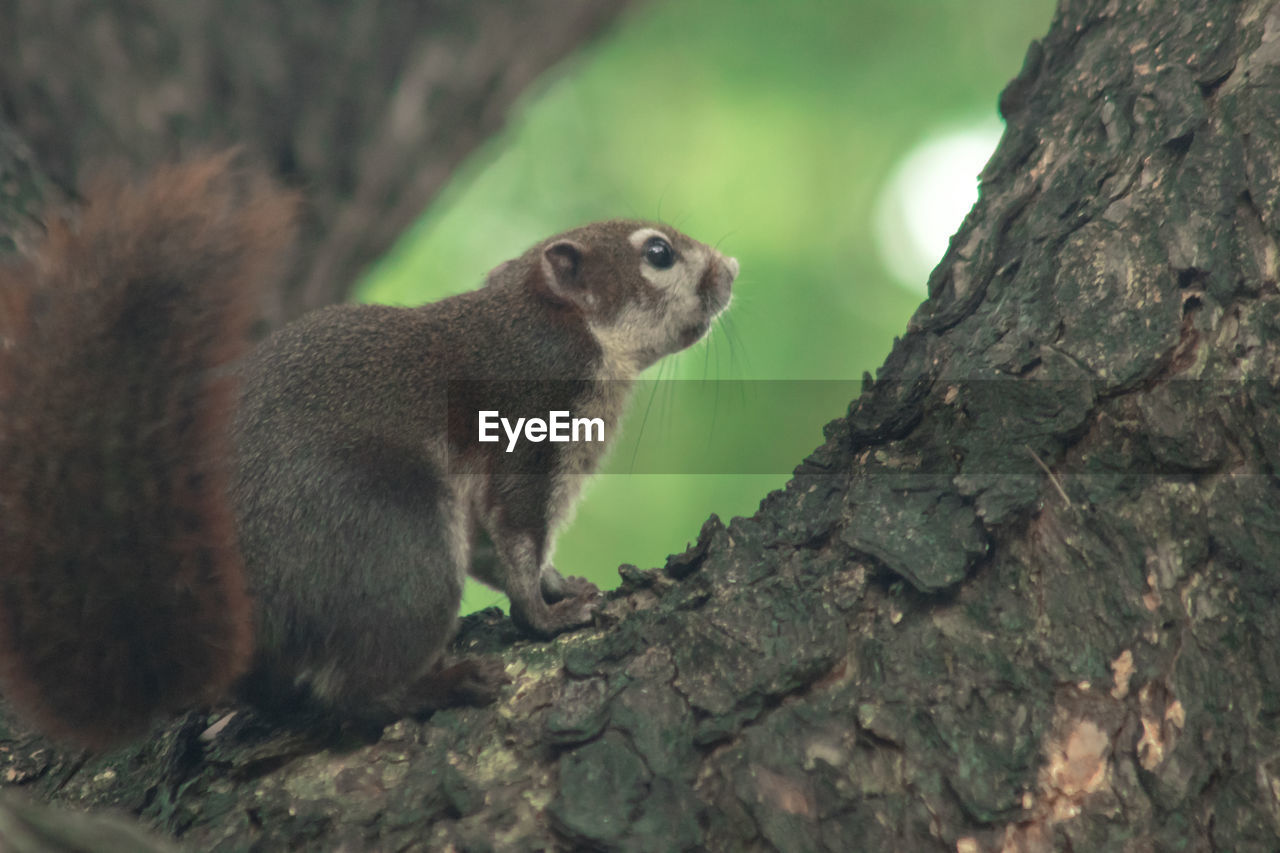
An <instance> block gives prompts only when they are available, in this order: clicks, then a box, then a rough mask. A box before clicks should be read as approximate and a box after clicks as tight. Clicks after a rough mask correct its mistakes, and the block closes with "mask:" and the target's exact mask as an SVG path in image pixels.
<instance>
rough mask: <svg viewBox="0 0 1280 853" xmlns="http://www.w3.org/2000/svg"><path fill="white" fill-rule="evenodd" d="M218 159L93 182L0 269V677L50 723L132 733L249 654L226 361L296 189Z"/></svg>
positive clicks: (203, 694)
mask: <svg viewBox="0 0 1280 853" xmlns="http://www.w3.org/2000/svg"><path fill="white" fill-rule="evenodd" d="M229 159H230V158H229V157H228V156H219V157H213V158H209V159H207V160H203V161H198V162H195V163H190V164H186V165H182V166H175V167H171V168H168V169H164V170H160V171H158V172H157V173H155V174H154V175H153V176H152V177H151V179H150V180H149V181H147V182H146V183H145V184H142V185H141V186H132V187H131V186H129V185H128V184H125V183H118V184H112V183H99V184H98V185H97V186H95V187H93V188H92V189H91V190H90V191H89V192H88V193H86V199H87V204H86V205H85V206H84V208H83V209H82V210H81V211H80V212H79V213H78V214H76V215H75V217H74V218H72V219H71V220H67V219H55V220H54V221H51V222H50V223H49V224H48V230H47V233H46V235H45V236H44V237H43V238H42V239H41V240H40V241H39V242H38V243H37V244H36V245H34V246H33V247H32V249H31V250H30V251H28V252H26V253H25V254H26V257H25V258H24V259H20V260H19V262H18V263H17V264H14V265H10V266H7V267H2V266H0V471H2V472H3V475H2V476H0V679H2V682H3V683H2V685H0V686H2V687H3V694H4V696H5V697H6V698H7V699H8V701H9V702H10V703H11V704H12V705H13V706H14V707H15V708H16V709H17V710H18V711H20V712H21V713H22V714H23V715H24V716H26V717H27V718H29V719H31V720H32V721H33V722H34V723H36V724H37V725H38V726H39V727H40V728H42V729H43V730H45V731H47V732H49V733H51V734H54V735H57V736H60V737H62V738H64V739H66V740H71V741H75V742H79V743H82V744H86V745H100V744H104V743H107V742H109V741H111V740H113V739H116V738H118V737H122V736H125V735H128V734H131V733H135V732H137V731H138V730H139V729H141V728H143V727H144V726H145V725H146V724H147V723H148V722H149V721H150V720H151V718H152V717H153V716H154V715H156V714H157V713H160V712H163V711H168V710H172V709H175V708H180V707H183V706H186V705H189V704H191V703H194V702H197V701H200V700H202V699H210V698H214V697H216V696H218V695H220V694H222V693H223V692H224V691H225V689H226V687H227V686H228V685H229V684H230V682H231V681H232V680H233V679H234V678H236V677H237V676H238V675H239V674H240V673H241V672H242V671H243V670H244V668H245V667H246V666H247V664H248V662H249V658H250V654H251V651H252V643H253V626H252V624H251V622H252V607H251V604H250V601H249V598H248V596H247V594H246V591H245V580H244V569H243V566H242V564H241V558H240V556H239V551H238V547H237V537H236V528H235V515H234V512H233V508H232V505H231V502H230V498H229V482H230V476H231V471H230V468H231V461H230V460H231V458H232V454H231V445H230V423H231V419H232V416H233V411H234V408H235V399H236V395H237V389H236V387H235V384H234V382H235V380H234V377H233V376H232V375H231V373H230V371H228V370H225V369H222V370H220V368H222V367H223V366H224V365H226V364H227V363H228V362H229V361H230V360H232V359H235V358H237V357H238V356H239V355H241V354H242V352H243V351H244V349H245V348H246V347H247V332H248V326H249V323H250V321H251V320H252V317H253V313H254V312H253V307H254V305H255V304H256V297H255V288H256V287H258V286H260V284H261V283H262V282H263V281H264V280H269V279H270V277H271V276H272V275H273V274H274V273H275V272H277V269H276V268H277V266H278V262H279V260H280V255H281V252H282V248H283V247H287V246H288V244H289V238H290V236H291V231H292V225H291V222H292V218H293V208H294V200H293V197H292V196H291V195H290V194H288V193H285V192H282V191H280V190H278V189H275V188H274V187H272V186H271V185H270V184H269V183H267V182H266V181H264V180H261V179H258V178H255V177H253V176H251V175H248V174H245V173H240V172H238V171H237V170H235V169H233V168H232V167H231V166H230V164H229Z"/></svg>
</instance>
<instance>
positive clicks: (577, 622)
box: [550, 577, 604, 631]
mask: <svg viewBox="0 0 1280 853" xmlns="http://www.w3.org/2000/svg"><path fill="white" fill-rule="evenodd" d="M564 581H565V586H564V589H565V592H566V598H564V599H563V600H562V601H557V602H556V603H555V604H553V605H551V608H550V610H551V616H552V621H553V622H554V623H555V624H556V625H557V626H558V628H557V631H571V630H573V629H574V628H583V627H585V626H587V625H590V624H591V623H592V622H594V621H595V615H596V611H597V610H599V609H600V607H601V606H602V605H603V604H604V596H602V595H601V594H600V588H599V587H597V586H596V585H595V584H593V583H592V582H591V581H589V580H587V579H586V578H579V577H568V578H565V579H564Z"/></svg>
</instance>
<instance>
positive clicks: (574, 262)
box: [542, 240, 590, 304]
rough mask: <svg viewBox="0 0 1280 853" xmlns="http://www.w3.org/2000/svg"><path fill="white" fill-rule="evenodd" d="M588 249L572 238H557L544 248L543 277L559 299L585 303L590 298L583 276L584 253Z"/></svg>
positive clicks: (548, 287)
mask: <svg viewBox="0 0 1280 853" xmlns="http://www.w3.org/2000/svg"><path fill="white" fill-rule="evenodd" d="M585 251H586V250H585V249H583V248H582V245H581V244H579V243H575V242H573V241H572V240H557V241H555V242H554V243H552V244H551V245H550V246H547V248H545V249H543V250H542V278H543V281H545V282H546V285H547V290H549V291H550V292H551V295H552V296H554V297H556V298H557V299H561V300H563V301H565V302H571V303H574V304H583V303H585V302H587V301H589V299H590V294H589V293H588V292H587V282H586V279H584V278H583V276H582V255H583V253H584V252H585Z"/></svg>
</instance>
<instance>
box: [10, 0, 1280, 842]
mask: <svg viewBox="0 0 1280 853" xmlns="http://www.w3.org/2000/svg"><path fill="white" fill-rule="evenodd" d="M1278 44H1280V5H1278V4H1272V3H1264V2H1253V1H1252V0H1247V1H1246V2H1223V0H1169V2H1166V3H1162V4H1154V3H1150V2H1144V0H1128V2H1122V0H1063V2H1062V5H1061V7H1060V9H1059V11H1058V14H1057V16H1056V17H1055V20H1054V22H1053V25H1052V29H1051V31H1050V32H1049V34H1048V35H1047V36H1046V37H1045V38H1044V39H1043V40H1042V41H1041V42H1039V43H1038V44H1034V45H1033V46H1032V48H1031V50H1030V51H1029V53H1028V56H1027V61H1026V64H1025V67H1024V69H1023V71H1022V73H1021V74H1020V75H1019V76H1018V78H1017V79H1016V80H1014V81H1013V83H1012V84H1011V85H1010V86H1009V88H1008V89H1007V90H1006V92H1005V93H1004V95H1003V96H1002V99H1001V107H1002V110H1003V112H1004V114H1005V115H1006V117H1007V119H1008V123H1009V127H1008V131H1007V132H1006V135H1005V138H1004V140H1003V141H1002V143H1001V145H1000V148H999V150H998V152H997V154H996V156H995V157H994V159H993V160H992V162H991V164H990V165H989V166H988V168H987V170H986V172H985V174H984V178H983V192H982V199H981V201H980V202H979V204H978V206H977V207H976V208H975V210H974V211H973V213H972V214H971V215H970V217H969V218H968V220H967V221H966V223H965V224H964V226H963V227H962V229H961V230H960V232H959V234H957V236H956V238H955V239H954V240H953V242H952V246H951V249H950V251H949V252H948V254H947V257H946V258H945V259H944V261H943V263H942V264H941V265H940V266H939V268H938V270H937V271H936V272H935V274H934V276H933V279H932V281H931V288H930V297H929V300H928V301H927V302H926V303H925V304H924V305H923V306H922V307H921V309H920V311H919V312H918V314H917V315H916V317H915V318H914V319H913V320H912V322H911V325H910V328H909V329H908V331H907V333H906V334H905V335H904V337H903V338H902V339H901V340H900V341H898V343H897V344H896V346H895V347H894V349H893V351H892V353H891V354H890V356H889V358H888V360H887V361H886V363H885V365H884V366H883V367H882V368H881V370H880V371H879V374H878V377H877V379H876V381H875V382H874V383H873V384H871V385H869V387H868V388H867V389H866V391H865V393H864V394H863V395H862V397H860V398H859V399H858V400H856V401H854V402H853V403H852V404H851V407H850V411H849V413H848V415H847V417H845V418H842V419H840V420H837V421H835V422H833V423H831V424H830V425H828V427H827V430H826V438H827V440H826V442H825V444H824V445H823V446H822V447H820V448H818V449H817V450H816V451H815V452H814V453H813V454H812V456H810V457H809V458H808V459H807V460H805V461H804V462H803V463H802V464H801V465H800V467H799V468H798V469H797V471H796V475H795V478H794V479H793V480H792V482H791V483H789V484H788V486H787V487H786V489H785V490H782V491H780V492H777V493H774V494H772V495H770V496H769V497H768V498H766V499H765V501H764V502H763V504H762V506H761V509H760V511H759V513H758V514H757V515H756V516H754V517H753V518H751V519H735V520H734V521H733V522H732V523H731V524H730V525H729V526H728V527H727V528H726V527H725V526H723V525H722V524H721V523H720V522H719V521H718V520H716V519H712V520H710V521H708V522H707V524H706V525H705V526H704V527H703V530H702V534H701V536H700V538H699V541H698V543H697V544H696V545H695V546H694V547H693V548H691V549H690V550H689V551H688V552H687V553H685V554H683V555H681V556H678V557H673V558H672V559H671V560H670V561H669V562H668V564H667V566H666V567H665V568H664V569H662V570H656V571H648V572H644V571H639V570H636V569H634V568H632V567H624V569H623V578H624V584H623V587H622V589H621V590H619V591H618V592H617V593H616V594H615V595H614V596H613V597H612V599H611V601H610V603H609V605H608V610H607V616H606V618H605V619H604V620H603V622H602V624H601V625H600V626H598V627H597V628H596V629H593V630H588V631H581V632H578V633H576V634H573V635H570V636H566V637H561V638H559V639H558V640H556V641H554V642H551V643H529V642H514V643H513V641H514V640H515V639H516V637H515V634H514V632H513V630H512V629H511V628H510V626H509V624H508V623H506V622H504V621H502V620H499V619H497V618H495V617H492V616H488V615H486V616H482V617H480V618H477V619H475V620H473V621H472V624H471V625H470V626H469V628H468V630H467V631H466V632H465V633H464V635H463V637H462V639H461V640H460V644H461V645H462V646H463V647H465V648H481V649H488V650H493V651H496V652H498V653H501V654H503V655H504V656H505V659H506V660H507V661H508V664H509V670H508V671H509V673H510V674H511V675H512V677H513V681H514V683H513V686H512V689H511V690H510V692H509V693H508V694H507V695H506V696H504V697H503V699H502V700H501V701H500V702H499V703H498V704H497V705H496V706H495V707H492V708H488V709H480V710H455V711H447V712H441V713H437V714H436V715H435V716H433V717H432V718H430V719H429V720H428V721H426V722H425V723H420V722H412V721H407V722H402V723H399V724H397V725H395V726H393V727H391V728H389V729H388V730H387V731H386V732H385V733H383V735H382V737H381V739H380V740H379V741H377V742H376V743H372V744H364V745H357V746H354V747H352V748H349V749H347V750H330V751H320V752H312V753H308V754H305V755H302V756H300V757H297V758H294V759H292V760H289V761H285V762H280V761H278V760H270V759H268V760H255V757H254V755H253V753H252V752H251V750H250V749H249V748H248V747H246V746H245V745H244V744H242V743H240V742H238V741H237V740H236V738H231V737H228V738H220V739H216V740H214V741H213V744H212V745H209V744H204V743H203V742H202V741H200V740H199V739H198V737H197V735H198V733H199V731H200V730H201V729H202V728H203V726H204V725H205V723H206V722H207V718H204V717H193V718H189V719H188V720H187V721H185V722H184V723H183V724H180V725H175V726H173V727H171V728H170V729H169V730H168V731H166V732H165V733H164V734H163V735H161V736H158V737H157V738H155V739H153V740H150V741H147V742H145V743H142V744H139V745H138V746H137V747H136V748H135V749H134V750H133V751H131V752H129V753H125V754H117V755H113V756H105V757H100V758H95V759H92V760H91V761H89V763H87V764H86V765H85V766H83V767H79V768H78V769H77V768H75V767H74V766H73V765H72V764H71V762H70V760H69V758H68V757H67V756H62V755H58V754H57V753H55V752H53V751H49V750H36V749H33V748H32V747H30V746H28V745H22V744H15V743H11V744H10V745H9V751H8V754H7V756H6V762H7V765H8V766H7V773H8V779H9V780H10V781H11V782H21V783H25V784H26V786H27V787H28V788H29V789H31V790H34V791H36V792H38V793H41V794H42V795H43V796H45V797H49V798H51V799H54V800H58V801H66V802H77V803H82V804H93V805H103V804H114V805H116V806H119V807H122V808H124V809H126V810H128V811H131V812H135V813H137V814H140V815H141V816H142V817H143V819H144V820H146V821H147V822H149V823H151V824H152V825H154V826H158V827H161V828H163V829H164V830H165V831H166V832H168V833H171V834H174V835H177V836H179V837H180V838H181V839H182V840H183V841H184V843H186V844H187V845H189V846H190V848H191V849H214V850H235V849H246V848H248V847H250V846H256V847H257V848H258V849H289V848H303V847H306V848H308V849H315V848H324V849H339V848H342V849H352V848H355V849H362V848H371V849H446V848H447V847H448V845H450V844H452V845H453V846H454V847H455V848H456V849H468V850H472V849H474V850H485V849H498V850H508V849H509V850H527V849H570V848H589V849H619V850H621V849H634V850H694V849H710V850H770V849H778V850H838V851H847V850H858V849H865V850H880V849H885V850H889V849H896V850H929V849H937V850H960V851H970V850H1001V849H1003V850H1028V851H1030V850H1050V849H1072V850H1171V849H1180V850H1210V849H1224V850H1270V849H1275V847H1276V846H1277V843H1278V841H1277V839H1278V838H1280V799H1278V798H1277V795H1276V793H1275V792H1276V791H1277V790H1280V781H1278V780H1280V764H1278V763H1277V758H1276V756H1277V755H1280V735H1277V731H1276V726H1275V722H1276V719H1277V717H1278V715H1280V691H1278V690H1277V687H1276V685H1277V683H1278V682H1280V678H1278V676H1280V671H1278V670H1280V663H1278V661H1280V655H1277V654H1276V652H1275V649H1276V648H1277V644H1280V612H1278V610H1277V607H1276V606H1275V599H1276V595H1277V592H1280V573H1278V572H1277V570H1276V560H1277V555H1280V498H1277V475H1278V474H1280V471H1278V470H1277V466H1278V465H1280V388H1278V386H1280V292H1278V290H1277V266H1278V264H1280V244H1278V243H1277V240H1278V238H1280V177H1277V176H1278V175H1280V170H1278V169H1277V160H1280V155H1278V154H1277V153H1276V152H1278V151H1280V48H1277V45H1278ZM638 523H640V522H638Z"/></svg>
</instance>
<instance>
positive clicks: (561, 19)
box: [0, 0, 627, 325]
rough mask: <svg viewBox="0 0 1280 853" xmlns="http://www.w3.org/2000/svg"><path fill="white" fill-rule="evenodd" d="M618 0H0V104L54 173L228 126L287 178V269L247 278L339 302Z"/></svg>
mask: <svg viewBox="0 0 1280 853" xmlns="http://www.w3.org/2000/svg"><path fill="white" fill-rule="evenodd" d="M626 3H627V0H570V2H564V0H533V1H532V2H521V3H506V2H499V1H498V0H481V2H474V0H424V1H423V2H409V0H362V2H332V0H293V2H287V3H286V2H262V0H230V2H229V1H228V0H183V2H179V3H174V2H169V0H129V2H126V0H113V2H102V0H52V2H50V0H0V22H3V23H0V111H2V112H3V114H4V115H5V116H6V117H7V119H8V120H9V121H10V122H11V123H12V124H13V127H14V129H15V130H16V131H17V132H18V133H19V134H21V136H22V138H23V139H24V140H25V141H26V143H27V144H28V146H29V150H30V151H31V152H34V155H35V158H36V161H37V162H38V165H39V169H40V170H41V171H42V172H43V173H44V174H45V175H47V176H49V178H50V179H52V181H53V182H54V183H55V184H56V185H57V186H59V187H62V188H64V189H67V188H73V187H75V186H77V183H78V181H77V179H78V178H80V177H83V174H82V173H83V171H84V170H85V169H86V168H104V167H108V166H109V167H117V166H119V165H120V164H125V165H128V166H132V167H138V168H145V167H148V166H151V165H154V164H155V163H158V162H164V161H167V160H171V159H174V158H175V157H177V156H180V155H182V154H190V153H192V152H194V151H207V150H210V149H217V148H222V147H226V146H229V145H239V146H243V147H244V148H245V149H247V151H248V153H249V155H250V156H252V157H253V158H255V159H257V160H259V161H260V162H262V163H263V164H265V165H266V166H268V167H269V169H270V170H271V171H272V172H274V173H275V174H277V175H278V176H280V177H281V178H282V179H284V180H285V181H286V182H288V183H290V184H293V185H296V186H298V187H300V188H302V189H303V190H304V191H305V193H306V196H307V201H308V205H307V214H308V216H307V220H306V222H305V226H306V227H305V229H304V232H303V236H302V240H301V245H300V246H299V251H298V259H299V262H298V264H297V265H296V270H295V275H294V277H293V278H292V279H291V280H290V281H288V282H285V283H284V287H283V288H282V289H281V290H279V291H278V292H271V293H267V294H264V297H265V299H264V306H263V307H264V316H265V317H266V319H267V320H268V322H269V323H270V324H272V325H274V324H277V323H279V322H281V321H284V320H288V319H290V318H292V317H294V316H296V315H298V314H300V313H302V312H304V311H306V310H309V309H312V308H317V307H320V306H322V305H328V304H331V303H333V302H340V301H342V300H343V297H345V295H346V294H347V292H348V290H349V288H350V287H351V286H352V285H353V284H354V283H355V282H356V280H357V278H358V275H359V273H360V272H361V270H363V269H364V267H365V266H366V265H367V264H368V263H369V262H370V261H372V260H374V259H376V258H377V257H378V256H379V255H381V254H383V253H384V252H385V251H386V250H387V248H388V247H389V246H390V245H391V243H392V241H393V240H394V239H395V238H396V237H397V236H398V235H399V234H400V233H401V232H402V231H403V230H404V229H405V227H406V226H408V225H409V224H410V223H411V222H413V220H414V219H415V218H416V217H417V216H418V215H419V214H420V213H421V212H422V209H423V208H424V207H425V206H426V203H427V201H428V200H429V199H431V197H432V196H434V195H435V194H436V192H437V191H439V189H440V188H441V186H442V185H443V183H444V182H445V180H446V179H447V178H448V177H449V175H450V174H451V173H452V172H453V171H454V170H455V169H456V168H457V167H458V165H459V164H460V163H461V162H462V160H463V158H464V157H466V156H467V155H468V154H469V153H471V152H472V151H473V150H474V149H475V148H476V146H478V145H479V144H480V143H481V142H483V141H484V140H485V138H487V137H488V136H490V135H492V134H493V133H494V131H496V130H497V129H498V128H499V127H500V126H501V124H502V121H503V118H504V116H505V115H506V113H507V111H508V110H509V109H510V107H511V105H512V102H513V101H514V100H515V98H516V96H518V95H519V94H520V93H521V92H523V91H524V90H525V89H526V88H527V87H528V86H529V84H530V83H531V82H532V81H533V80H534V79H535V78H536V77H537V76H538V75H539V74H540V73H541V72H543V71H544V70H546V69H547V68H548V67H549V66H550V65H551V64H552V63H554V62H555V61H556V60H558V59H561V58H562V57H564V56H565V55H567V54H568V53H569V52H571V51H572V50H573V49H574V48H576V47H578V46H579V45H581V44H582V43H583V42H584V41H585V40H587V39H589V38H590V37H591V36H593V35H595V34H596V33H598V32H599V31H600V30H601V29H602V28H603V27H604V26H605V25H606V24H608V23H609V22H611V21H612V20H613V19H614V18H615V17H616V16H617V14H618V12H619V11H620V10H621V9H622V8H623V7H624V6H625V5H626ZM0 165H3V164H0ZM0 224H3V220H0Z"/></svg>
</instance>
